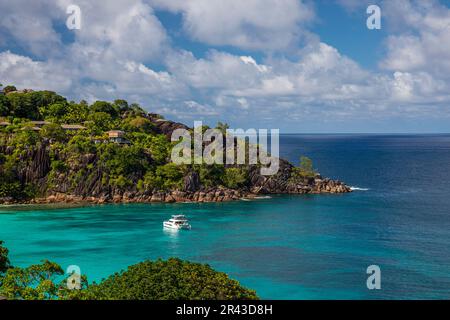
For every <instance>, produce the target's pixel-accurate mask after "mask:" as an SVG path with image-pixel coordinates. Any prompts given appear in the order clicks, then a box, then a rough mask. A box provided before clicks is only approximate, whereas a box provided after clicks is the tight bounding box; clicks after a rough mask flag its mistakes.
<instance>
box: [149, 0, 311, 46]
mask: <svg viewBox="0 0 450 320" xmlns="http://www.w3.org/2000/svg"><path fill="white" fill-rule="evenodd" d="M151 3H153V4H154V5H156V6H157V7H158V8H161V9H166V10H170V11H172V12H175V13H181V14H182V15H183V27H184V30H185V31H186V32H187V34H188V35H190V36H191V37H192V39H194V40H198V41H201V42H204V43H207V44H211V45H231V46H236V47H239V48H245V49H268V50H276V49H285V48H286V47H287V46H289V45H290V44H292V42H294V41H296V39H297V38H298V36H299V35H300V34H301V32H302V29H301V26H303V25H304V24H305V23H308V22H310V21H311V20H313V19H314V11H313V10H312V8H311V7H310V6H309V5H307V4H306V3H305V1H303V0H246V1H242V0H227V1H222V0H191V1H185V0H173V1H165V0H152V1H151Z"/></svg>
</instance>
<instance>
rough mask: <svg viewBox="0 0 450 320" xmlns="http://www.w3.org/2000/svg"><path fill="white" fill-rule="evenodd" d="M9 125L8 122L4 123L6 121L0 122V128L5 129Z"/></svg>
mask: <svg viewBox="0 0 450 320" xmlns="http://www.w3.org/2000/svg"><path fill="white" fill-rule="evenodd" d="M10 124H11V123H9V122H6V121H1V122H0V127H7V126H9V125H10Z"/></svg>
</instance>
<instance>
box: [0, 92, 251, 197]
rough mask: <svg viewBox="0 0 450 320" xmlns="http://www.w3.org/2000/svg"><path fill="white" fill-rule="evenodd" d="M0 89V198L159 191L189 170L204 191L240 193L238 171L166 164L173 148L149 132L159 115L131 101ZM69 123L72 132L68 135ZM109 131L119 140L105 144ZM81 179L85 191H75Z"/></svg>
mask: <svg viewBox="0 0 450 320" xmlns="http://www.w3.org/2000/svg"><path fill="white" fill-rule="evenodd" d="M3 92H4V93H0V123H2V125H0V198H12V199H14V200H18V201H21V200H26V199H30V198H33V197H37V196H45V194H46V193H47V192H48V191H51V190H55V188H56V189H57V188H58V187H59V186H60V185H64V186H65V189H64V190H66V191H65V192H72V191H76V190H78V192H81V193H83V194H88V193H89V192H90V191H91V190H92V189H94V188H95V189H96V190H108V188H110V187H112V188H117V189H119V190H136V191H140V192H143V191H145V190H148V189H151V190H154V189H157V190H161V191H165V190H170V189H179V188H182V187H183V183H184V177H185V176H186V175H187V174H188V173H190V172H192V171H196V172H197V173H198V174H199V176H200V183H201V185H202V186H205V187H217V186H224V187H229V188H245V187H246V186H247V184H248V180H249V179H248V172H247V170H244V169H243V168H225V167H224V166H223V165H206V164H205V165H192V166H188V165H185V166H175V165H174V164H172V163H171V162H170V154H171V150H172V147H173V143H171V142H170V141H169V139H168V138H167V137H166V135H164V134H162V132H161V131H158V129H157V127H156V124H157V122H156V120H157V119H159V118H161V117H160V116H159V115H156V114H150V113H147V112H145V111H144V110H143V109H142V108H141V107H140V106H139V105H137V104H128V102H127V101H125V100H115V101H114V102H112V103H111V102H106V101H96V102H94V103H92V104H88V103H87V102H86V101H81V102H79V103H76V102H73V101H68V100H67V99H66V98H64V97H62V96H60V95H58V94H56V93H55V92H52V91H31V90H24V91H17V90H16V88H15V87H13V86H6V87H4V88H3ZM70 126H72V127H73V126H75V127H76V129H70V130H69V129H68V127H70ZM217 127H218V128H219V129H220V130H222V131H225V130H226V129H227V128H228V125H227V124H224V123H220V122H219V123H218V125H217ZM206 128H207V127H206V126H205V128H204V129H206ZM110 130H121V131H123V132H124V136H123V137H122V138H123V139H124V141H127V143H122V144H121V143H115V141H111V140H110V139H109V138H108V134H107V132H108V131H110ZM42 150H45V152H46V153H47V154H49V155H50V156H49V159H47V158H46V157H47V156H46V155H45V154H43V153H42V152H41V151H42ZM33 159H34V160H33ZM37 160H39V161H40V162H39V163H36V162H37ZM47 160H48V163H47ZM33 161H34V162H33ZM30 168H32V169H30ZM81 182H82V183H83V184H84V185H86V186H88V189H87V190H81V191H80V187H79V184H80V183H81ZM67 185H68V187H67V188H66V186H67ZM36 186H39V188H37V187H36ZM89 188H90V189H89Z"/></svg>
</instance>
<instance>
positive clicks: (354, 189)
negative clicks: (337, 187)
mask: <svg viewBox="0 0 450 320" xmlns="http://www.w3.org/2000/svg"><path fill="white" fill-rule="evenodd" d="M350 189H351V190H352V191H369V190H370V189H369V188H360V187H350Z"/></svg>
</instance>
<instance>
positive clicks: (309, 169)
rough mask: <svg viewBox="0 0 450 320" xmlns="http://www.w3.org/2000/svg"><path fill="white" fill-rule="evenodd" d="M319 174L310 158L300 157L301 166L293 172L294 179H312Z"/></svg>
mask: <svg viewBox="0 0 450 320" xmlns="http://www.w3.org/2000/svg"><path fill="white" fill-rule="evenodd" d="M316 174H317V172H316V170H315V169H314V166H313V162H312V160H311V159H310V158H308V157H305V156H302V157H300V164H299V166H298V167H295V168H293V170H292V177H291V178H292V179H311V178H313V177H314V176H315V175H316Z"/></svg>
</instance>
